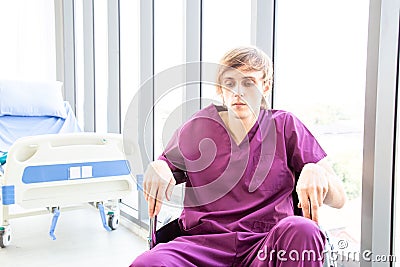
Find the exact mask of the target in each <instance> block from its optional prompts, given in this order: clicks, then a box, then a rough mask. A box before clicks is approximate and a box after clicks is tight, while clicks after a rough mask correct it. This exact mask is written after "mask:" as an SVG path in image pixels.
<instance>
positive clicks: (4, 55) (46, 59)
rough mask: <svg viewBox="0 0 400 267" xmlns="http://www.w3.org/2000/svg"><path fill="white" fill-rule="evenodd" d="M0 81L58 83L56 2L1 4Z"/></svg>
mask: <svg viewBox="0 0 400 267" xmlns="http://www.w3.org/2000/svg"><path fill="white" fill-rule="evenodd" d="M0 34H1V36H2V42H1V43H0V58H1V61H0V79H25V80H56V45H55V44H56V40H55V19H54V1H46V0H38V1H29V0H18V1H7V0H1V1H0Z"/></svg>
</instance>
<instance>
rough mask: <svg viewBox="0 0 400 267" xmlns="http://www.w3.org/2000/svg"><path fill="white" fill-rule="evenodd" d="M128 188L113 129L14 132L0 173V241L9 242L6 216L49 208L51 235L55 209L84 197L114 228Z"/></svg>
mask: <svg viewBox="0 0 400 267" xmlns="http://www.w3.org/2000/svg"><path fill="white" fill-rule="evenodd" d="M134 188H135V182H134V179H133V178H132V176H131V168H130V166H129V162H128V160H127V159H126V155H125V153H124V146H123V141H122V136H121V135H119V134H98V133H68V134H50V135H38V136H30V137H23V138H20V139H18V140H17V141H16V142H15V143H14V144H13V145H12V146H11V148H10V150H9V152H8V156H7V163H6V165H5V168H4V174H3V176H2V177H1V176H0V189H1V190H0V247H6V246H7V245H9V244H10V242H11V227H10V222H9V221H10V219H14V218H19V217H25V216H31V215H37V214H43V213H53V214H54V216H53V220H52V222H51V227H50V232H49V234H50V236H51V237H52V239H55V235H54V230H55V226H56V223H57V219H58V216H59V214H60V210H67V209H70V208H76V207H74V205H75V206H76V205H78V204H84V203H90V204H92V205H93V206H95V207H96V208H98V209H99V211H100V215H101V219H102V223H103V226H104V228H106V229H107V230H109V231H110V230H113V229H116V227H117V226H118V222H119V208H118V203H119V200H120V199H121V198H124V197H126V196H127V195H128V194H129V193H131V192H132V191H133V189H134ZM13 206H20V207H22V208H23V209H24V212H22V213H21V212H19V213H11V212H10V207H13ZM35 209H36V210H35ZM37 209H40V210H37ZM105 209H106V211H108V212H107V213H106V212H105ZM106 217H108V218H106Z"/></svg>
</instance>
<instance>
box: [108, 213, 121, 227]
mask: <svg viewBox="0 0 400 267" xmlns="http://www.w3.org/2000/svg"><path fill="white" fill-rule="evenodd" d="M108 226H110V228H111V230H115V229H117V228H118V226H119V218H118V216H115V214H114V213H112V212H109V213H108Z"/></svg>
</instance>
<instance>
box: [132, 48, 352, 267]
mask: <svg viewBox="0 0 400 267" xmlns="http://www.w3.org/2000/svg"><path fill="white" fill-rule="evenodd" d="M271 85H272V63H271V60H270V59H269V57H268V56H267V55H265V53H263V52H262V51H261V50H259V49H258V48H256V47H239V48H235V49H233V50H231V51H229V52H228V53H226V54H225V56H224V57H223V58H222V60H221V62H220V69H219V72H218V76H217V91H218V93H219V94H220V95H221V97H222V103H223V105H222V106H216V105H213V104H212V105H210V106H208V107H206V108H204V109H202V110H200V111H199V112H197V113H196V114H195V115H194V116H193V117H192V118H191V119H190V120H189V121H188V122H186V123H185V124H184V125H182V126H181V127H180V128H179V129H178V130H177V131H176V132H175V135H174V136H173V138H172V139H171V140H170V142H169V144H168V146H167V147H166V149H165V151H164V153H163V154H162V155H161V156H160V157H159V159H158V160H156V161H154V162H152V163H151V164H150V165H149V166H148V168H147V170H146V173H145V180H144V193H145V198H146V200H147V202H148V205H149V216H150V217H152V216H154V215H157V214H158V213H159V211H160V208H161V204H162V201H163V199H164V198H166V199H167V200H169V199H170V197H171V194H172V189H173V187H174V185H175V184H176V180H175V179H174V177H173V175H172V171H173V172H180V171H181V172H185V173H186V174H187V179H186V181H185V182H186V189H185V199H184V209H183V212H182V214H181V216H180V218H179V226H180V228H181V232H182V234H183V235H182V236H180V237H178V238H176V239H174V240H173V241H170V242H168V243H164V244H159V245H157V246H156V247H155V248H153V249H152V250H149V251H147V252H145V253H143V254H142V255H140V256H139V257H138V258H136V260H135V261H134V262H133V263H132V265H131V266H322V258H323V250H324V243H325V236H324V234H323V233H322V232H321V231H320V229H319V227H318V224H317V223H318V208H319V207H320V206H321V205H322V204H327V205H330V206H332V207H335V208H340V207H342V206H343V205H344V202H345V193H344V190H343V185H342V183H341V182H340V180H339V179H338V178H337V176H336V175H335V173H334V172H333V170H332V168H331V167H330V165H329V164H328V162H327V160H326V153H325V152H324V151H323V149H322V148H321V147H320V145H319V144H318V142H317V140H316V139H315V138H314V137H313V135H312V134H311V133H310V132H309V131H308V129H307V128H306V127H305V126H304V124H303V123H301V122H300V120H299V119H297V118H296V117H295V116H294V115H293V114H291V113H289V112H286V111H282V110H271V109H268V107H267V103H266V101H265V96H266V95H267V94H268V93H269V92H270V89H271ZM296 172H297V173H300V177H299V179H298V182H297V185H296V191H297V194H298V197H299V203H293V200H292V191H293V190H294V187H295V176H294V173H296ZM293 205H298V207H300V208H302V211H303V215H304V217H299V216H293Z"/></svg>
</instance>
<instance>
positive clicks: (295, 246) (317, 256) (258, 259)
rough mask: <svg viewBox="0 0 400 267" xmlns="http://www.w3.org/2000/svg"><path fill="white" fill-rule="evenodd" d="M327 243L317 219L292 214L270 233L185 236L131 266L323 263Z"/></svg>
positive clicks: (166, 244) (312, 264) (142, 257)
mask: <svg viewBox="0 0 400 267" xmlns="http://www.w3.org/2000/svg"><path fill="white" fill-rule="evenodd" d="M324 244H325V236H324V234H323V233H322V232H321V230H320V229H319V227H318V225H317V224H316V223H314V222H313V221H311V220H309V219H306V218H304V217H299V216H289V217H287V218H284V219H282V220H280V221H279V222H278V223H277V224H276V225H275V226H274V227H273V228H272V229H271V231H269V232H268V233H267V234H264V233H248V232H244V233H243V232H228V233H221V234H205V235H193V236H181V237H178V238H176V239H175V240H173V241H170V242H168V243H164V244H158V245H157V246H156V247H155V248H153V249H152V250H149V251H146V252H145V253H143V254H142V255H140V256H139V257H137V258H136V259H135V261H134V262H133V263H132V264H131V266H135V267H139V266H168V267H170V266H177V267H185V266H271V267H272V266H322V264H323V256H324V255H323V254H324Z"/></svg>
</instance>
